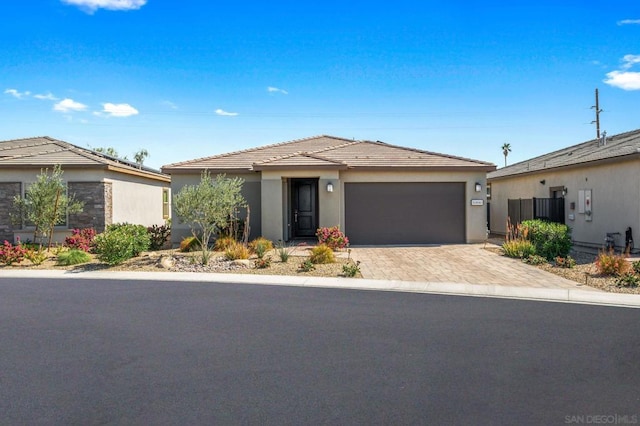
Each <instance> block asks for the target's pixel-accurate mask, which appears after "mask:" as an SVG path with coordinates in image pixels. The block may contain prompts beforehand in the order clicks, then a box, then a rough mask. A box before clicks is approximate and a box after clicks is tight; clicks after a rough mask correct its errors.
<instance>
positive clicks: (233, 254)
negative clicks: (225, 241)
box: [224, 241, 249, 260]
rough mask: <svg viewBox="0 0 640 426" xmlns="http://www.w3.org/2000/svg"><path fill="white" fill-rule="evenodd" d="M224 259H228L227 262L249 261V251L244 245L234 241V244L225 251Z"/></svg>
mask: <svg viewBox="0 0 640 426" xmlns="http://www.w3.org/2000/svg"><path fill="white" fill-rule="evenodd" d="M224 257H226V258H227V260H237V259H248V258H249V249H248V248H246V247H245V246H244V244H242V243H239V242H237V241H234V242H233V244H231V245H230V246H229V247H227V249H226V250H225V251H224Z"/></svg>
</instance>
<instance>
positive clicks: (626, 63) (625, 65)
mask: <svg viewBox="0 0 640 426" xmlns="http://www.w3.org/2000/svg"><path fill="white" fill-rule="evenodd" d="M634 64H640V55H624V56H623V57H622V69H624V70H628V69H629V68H631V67H632V66H633V65H634Z"/></svg>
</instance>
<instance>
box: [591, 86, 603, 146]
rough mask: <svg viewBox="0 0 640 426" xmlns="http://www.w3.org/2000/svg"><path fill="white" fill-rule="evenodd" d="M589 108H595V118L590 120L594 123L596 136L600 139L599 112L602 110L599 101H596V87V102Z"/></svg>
mask: <svg viewBox="0 0 640 426" xmlns="http://www.w3.org/2000/svg"><path fill="white" fill-rule="evenodd" d="M591 108H595V110H596V119H595V120H593V121H592V122H591V124H593V123H596V137H597V138H598V139H600V113H601V112H602V110H601V109H600V102H599V101H598V89H596V104H595V105H593V106H592V107H591Z"/></svg>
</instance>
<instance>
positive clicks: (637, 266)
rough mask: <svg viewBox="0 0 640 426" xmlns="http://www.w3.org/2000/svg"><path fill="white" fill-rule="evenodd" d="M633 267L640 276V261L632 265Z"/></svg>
mask: <svg viewBox="0 0 640 426" xmlns="http://www.w3.org/2000/svg"><path fill="white" fill-rule="evenodd" d="M631 267H632V268H633V272H635V273H636V274H638V275H640V260H636V261H635V262H632V263H631Z"/></svg>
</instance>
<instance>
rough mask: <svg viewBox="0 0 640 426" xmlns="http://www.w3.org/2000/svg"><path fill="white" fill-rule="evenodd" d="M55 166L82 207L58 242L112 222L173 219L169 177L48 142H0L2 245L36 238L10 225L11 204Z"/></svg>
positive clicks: (57, 234)
mask: <svg viewBox="0 0 640 426" xmlns="http://www.w3.org/2000/svg"><path fill="white" fill-rule="evenodd" d="M55 165H60V166H61V168H62V171H63V179H64V180H65V182H66V184H67V192H68V194H69V195H74V196H75V198H76V199H77V200H79V201H82V202H84V210H83V212H82V213H78V214H70V215H68V216H67V220H66V223H65V224H64V225H60V226H56V228H55V232H54V241H56V242H61V241H64V238H65V237H66V236H67V235H70V232H71V230H72V229H74V228H90V227H92V228H95V229H96V231H98V232H102V231H104V229H105V227H106V226H107V225H110V224H112V223H119V222H128V223H133V224H140V225H145V226H151V225H154V224H157V225H161V224H163V223H164V222H165V220H166V219H168V218H169V217H170V216H169V215H170V200H171V192H170V191H171V185H170V182H171V178H170V177H169V176H168V175H165V174H162V173H160V172H159V171H157V170H153V169H150V168H147V167H141V166H138V165H137V164H135V163H132V162H129V161H126V160H121V159H118V158H114V157H111V156H108V155H106V154H102V153H98V152H95V151H92V150H90V149H86V148H81V147H78V146H75V145H72V144H70V143H67V142H63V141H60V140H56V139H53V138H50V137H34V138H28V139H16V140H7V141H1V142H0V241H4V240H5V239H6V240H9V241H14V240H15V237H18V236H19V237H20V238H21V239H22V240H23V241H26V240H28V239H29V240H30V239H33V227H29V226H26V225H25V224H22V225H14V224H12V223H11V220H10V213H11V211H12V209H13V199H14V196H16V195H19V196H23V195H24V191H25V188H26V187H27V186H28V185H29V184H30V183H32V182H34V181H35V180H36V177H37V176H38V175H39V174H40V173H41V172H42V170H45V169H48V170H49V172H51V171H52V170H53V167H54V166H55Z"/></svg>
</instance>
